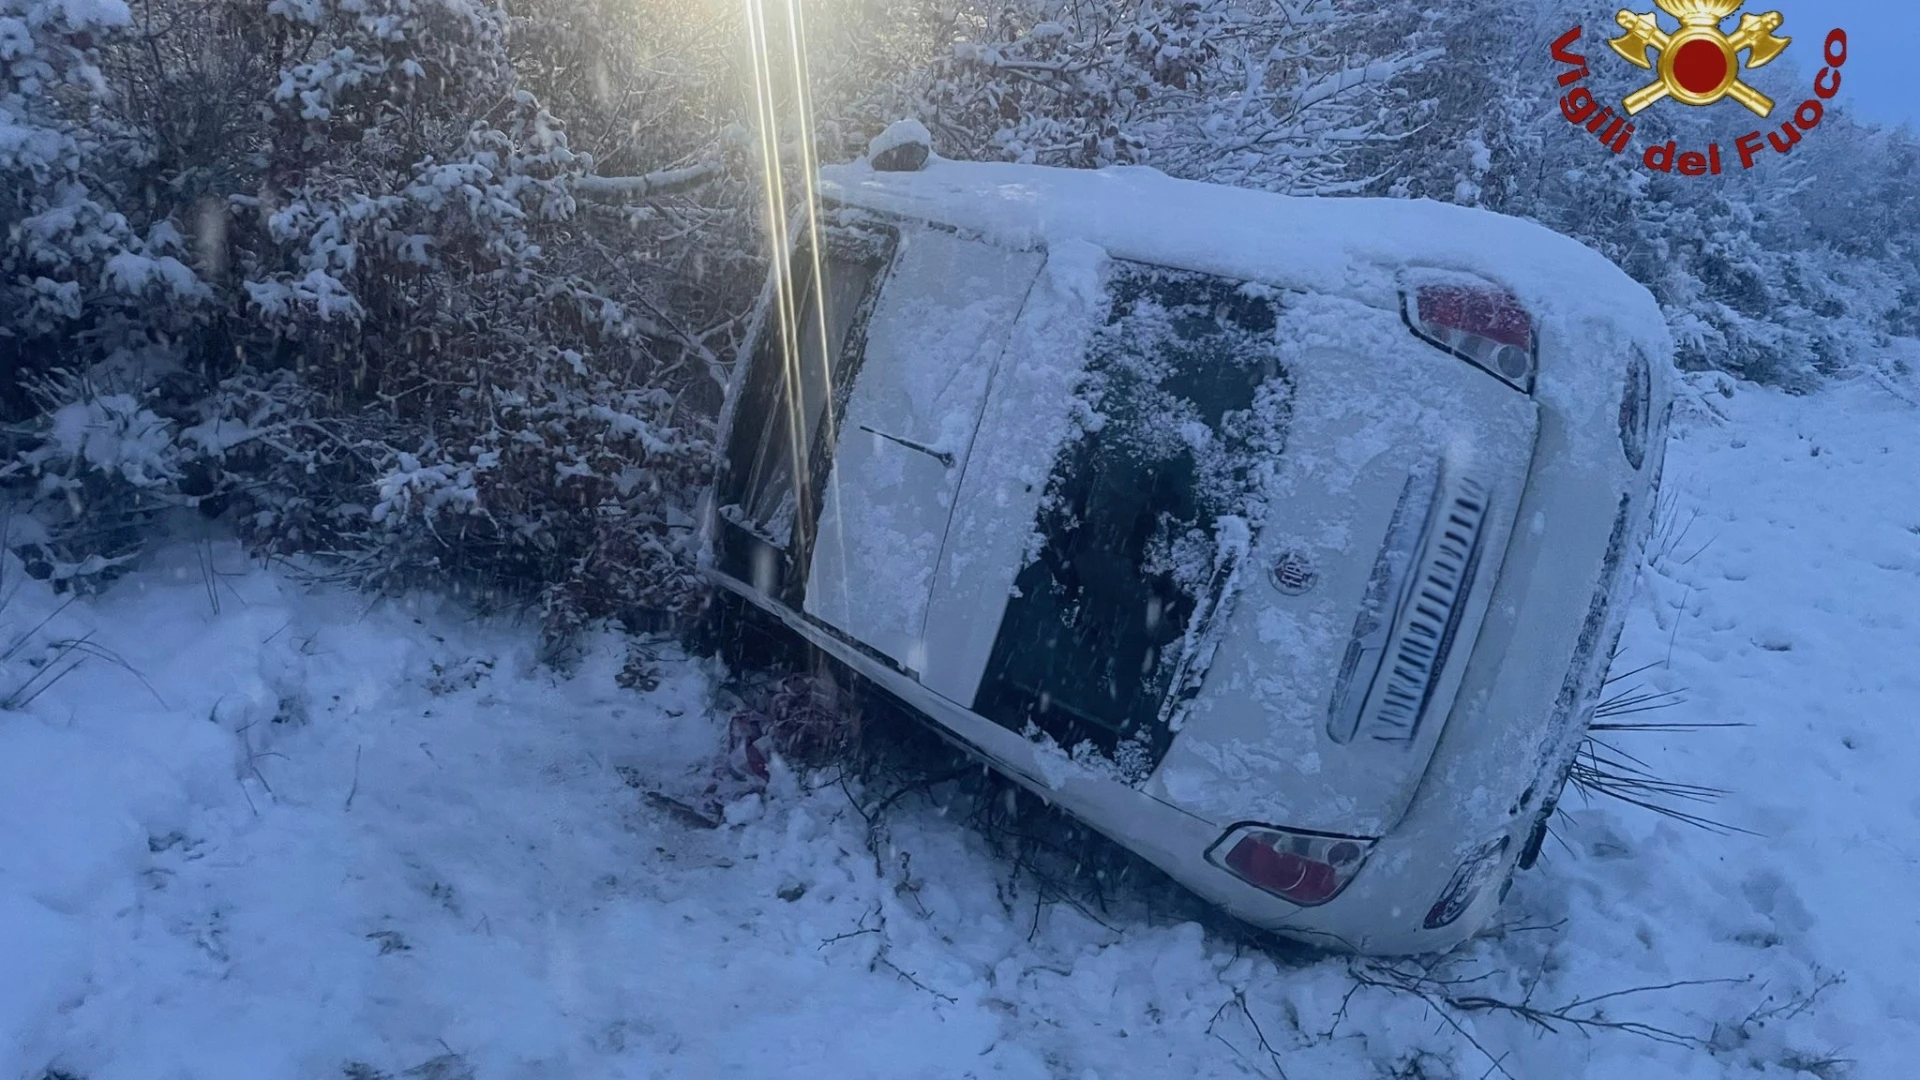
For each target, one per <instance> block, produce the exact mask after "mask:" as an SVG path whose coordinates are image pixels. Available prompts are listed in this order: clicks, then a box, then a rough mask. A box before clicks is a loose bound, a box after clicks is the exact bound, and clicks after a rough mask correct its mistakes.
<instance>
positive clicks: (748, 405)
mask: <svg viewBox="0 0 1920 1080" xmlns="http://www.w3.org/2000/svg"><path fill="white" fill-rule="evenodd" d="M823 232H824V235H825V237H826V243H825V244H824V245H822V248H821V257H820V259H819V261H818V262H817V263H816V262H815V259H814V249H813V246H812V245H811V244H810V243H807V242H803V243H802V244H800V245H799V246H798V247H797V249H796V251H795V253H794V256H793V264H792V274H791V278H790V280H791V281H792V282H793V292H794V301H793V302H794V306H795V307H796V308H797V309H798V311H797V320H796V321H797V325H794V326H789V325H787V320H786V319H785V318H783V313H782V312H781V310H780V306H779V301H778V298H777V297H776V299H775V306H774V309H773V310H772V311H770V312H768V314H767V324H766V329H765V330H764V332H763V333H762V334H761V335H760V338H759V342H758V345H757V348H756V349H755V354H754V357H753V365H754V366H753V370H752V371H751V372H750V374H749V377H748V380H747V384H746V386H745V387H744V389H743V397H742V400H741V403H740V406H739V411H738V416H737V418H736V419H735V421H734V429H733V435H732V440H731V445H730V447H729V450H730V452H729V454H728V460H729V461H730V462H732V463H733V468H732V471H731V472H730V474H729V477H728V479H729V483H728V485H727V498H726V500H725V502H724V504H723V507H722V510H721V513H722V515H723V516H724V517H725V518H726V519H727V520H729V521H732V522H733V523H734V524H736V525H739V526H741V527H743V528H746V529H748V530H749V531H751V532H752V533H753V534H754V535H755V536H757V537H758V538H759V539H760V540H762V541H764V542H766V543H770V544H772V545H774V546H776V547H778V548H781V549H786V548H788V547H789V546H790V545H791V544H792V541H793V535H794V526H795V523H796V521H797V520H798V518H799V515H800V513H801V512H802V505H803V502H804V500H806V499H807V498H808V497H809V484H808V476H809V473H810V470H811V467H812V464H813V463H814V462H815V461H816V460H818V459H820V458H821V457H822V447H821V440H822V439H824V438H829V437H830V435H829V430H830V429H831V427H832V426H833V425H832V423H831V421H832V420H833V419H834V416H835V411H836V410H835V408H831V407H830V406H834V405H836V403H838V404H839V405H841V406H843V405H844V402H845V389H846V387H845V385H844V384H845V383H846V382H847V381H848V378H849V376H850V373H851V370H852V366H853V365H855V364H857V357H858V353H859V351H860V350H859V348H858V345H859V342H858V337H859V333H858V331H859V329H860V327H861V326H862V325H863V323H864V316H865V314H866V312H867V311H868V310H870V309H871V307H872V299H873V294H874V293H875V292H876V289H875V285H876V284H877V283H878V281H879V278H880V276H881V274H882V272H883V271H884V270H885V268H886V266H887V264H888V262H889V260H890V259H891V256H892V252H893V247H894V238H893V235H892V233H891V231H890V230H883V229H878V228H860V227H845V226H831V227H828V228H827V229H825V230H823ZM816 270H817V272H818V274H819V277H820V286H819V288H817V289H816V288H815V286H814V279H815V274H816ZM823 297H824V299H825V301H826V311H825V318H824V320H823V319H822V313H821V311H820V304H819V300H820V299H821V298H823Z"/></svg>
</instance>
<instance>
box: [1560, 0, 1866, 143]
mask: <svg viewBox="0 0 1920 1080" xmlns="http://www.w3.org/2000/svg"><path fill="white" fill-rule="evenodd" d="M1654 2H1655V3H1657V4H1658V5H1659V7H1660V10H1661V11H1664V12H1666V13H1667V14H1668V15H1671V16H1673V18H1675V19H1677V20H1679V23H1680V26H1679V29H1677V30H1671V31H1669V30H1666V29H1663V28H1662V27H1661V25H1660V21H1659V17H1658V16H1657V15H1656V14H1654V13H1653V12H1645V13H1641V12H1635V11H1628V10H1625V9H1622V10H1621V11H1620V12H1619V13H1618V14H1617V15H1615V16H1614V21H1615V22H1616V23H1618V24H1620V29H1621V30H1623V31H1625V33H1623V34H1621V36H1619V37H1617V38H1614V39H1613V40H1611V41H1609V42H1608V43H1607V44H1609V45H1611V46H1612V47H1613V51H1614V52H1616V53H1618V54H1619V55H1620V57H1621V58H1622V59H1624V60H1626V61H1627V62H1628V63H1630V64H1633V65H1634V66H1636V67H1641V68H1646V69H1647V70H1649V71H1651V72H1652V73H1653V76H1654V78H1653V81H1652V82H1650V83H1648V84H1647V85H1645V86H1643V87H1641V88H1640V89H1638V90H1635V91H1633V92H1632V93H1630V94H1628V95H1627V96H1626V98H1625V99H1624V100H1622V101H1621V102H1620V111H1618V112H1615V111H1614V109H1613V107H1612V106H1610V105H1602V103H1601V102H1600V101H1599V100H1597V99H1595V98H1594V96H1593V92H1592V91H1590V90H1588V89H1587V88H1586V87H1585V86H1582V85H1580V84H1581V83H1582V82H1584V81H1585V80H1586V78H1587V75H1588V74H1589V69H1588V67H1587V58H1586V57H1584V56H1582V55H1580V54H1579V53H1577V52H1574V51H1573V47H1574V46H1575V45H1576V44H1578V43H1579V41H1580V32H1581V29H1582V28H1581V27H1578V26H1576V27H1574V28H1573V29H1571V30H1569V31H1567V32H1566V33H1564V34H1562V35H1560V37H1559V38H1558V39H1557V40H1556V41H1554V43H1553V58H1554V60H1556V61H1558V62H1559V63H1561V64H1565V65H1567V67H1568V69H1569V70H1567V71H1563V72H1561V73H1560V79H1559V82H1560V85H1561V86H1564V87H1571V89H1569V90H1568V91H1567V92H1566V93H1565V94H1564V95H1563V96H1562V97H1561V98H1560V112H1561V114H1562V115H1564V116H1565V117H1566V118H1567V120H1568V122H1569V123H1572V124H1573V125H1574V126H1576V127H1581V128H1585V129H1586V130H1587V131H1588V132H1590V133H1591V134H1592V135H1593V136H1594V137H1595V138H1596V139H1598V140H1599V142H1600V145H1601V146H1604V147H1606V148H1607V149H1608V150H1610V151H1612V152H1613V153H1616V154H1621V153H1625V152H1626V150H1627V148H1628V147H1629V146H1631V145H1632V143H1633V132H1634V125H1633V122H1632V120H1631V118H1632V117H1634V116H1638V115H1639V114H1640V113H1641V112H1643V111H1645V110H1646V109H1649V108H1652V107H1653V106H1654V105H1655V104H1657V103H1661V102H1666V101H1671V102H1676V103H1678V104H1681V105H1686V106H1691V107H1694V108H1703V107H1705V106H1709V105H1714V104H1717V103H1719V102H1720V101H1722V100H1723V99H1727V98H1731V99H1733V100H1734V101H1736V102H1738V103H1740V104H1741V105H1744V106H1746V107H1747V108H1748V109H1749V110H1751V111H1752V112H1753V113H1754V114H1755V115H1757V116H1759V117H1760V118H1761V120H1762V121H1763V122H1762V124H1761V126H1760V127H1759V128H1758V129H1756V130H1754V131H1749V132H1747V133H1746V134H1744V135H1740V136H1738V137H1737V138H1735V139H1734V140H1733V148H1734V155H1736V156H1738V157H1739V159H1740V167H1741V168H1742V169H1751V168H1753V166H1754V163H1755V162H1756V161H1758V160H1760V156H1761V155H1762V154H1763V153H1765V152H1766V151H1768V149H1769V148H1771V150H1772V152H1773V153H1776V154H1787V153H1790V152H1792V150H1793V148H1794V146H1796V145H1797V144H1798V143H1799V142H1800V140H1801V138H1802V137H1804V136H1805V135H1806V134H1807V133H1808V132H1811V131H1812V130H1813V129H1814V128H1816V127H1818V126H1819V124H1820V119H1821V117H1822V116H1823V115H1824V114H1825V112H1826V107H1825V106H1824V105H1822V104H1821V103H1822V102H1824V101H1831V100H1832V99H1833V96H1834V95H1835V94H1837V93H1839V92H1840V68H1841V65H1843V64H1845V63H1846V62H1847V34H1846V31H1844V30H1840V29H1835V30H1833V31H1832V32H1830V33H1828V34H1827V39H1826V44H1825V46H1824V49H1823V53H1822V58H1823V59H1824V60H1825V61H1826V64H1825V66H1823V67H1822V68H1821V69H1820V73H1819V74H1818V75H1816V76H1815V77H1814V80H1813V92H1812V95H1811V96H1809V97H1808V98H1807V99H1806V100H1805V101H1803V102H1801V103H1800V104H1799V106H1798V107H1797V108H1795V109H1794V110H1793V112H1792V113H1791V114H1790V115H1786V114H1782V115H1781V116H1776V115H1775V114H1776V113H1777V112H1779V111H1780V110H1779V109H1777V108H1776V106H1775V104H1774V101H1773V99H1772V98H1770V97H1768V96H1767V95H1765V94H1763V93H1761V92H1760V91H1758V90H1756V89H1754V88H1753V87H1752V86H1750V85H1748V84H1747V83H1746V82H1745V81H1743V80H1742V79H1741V72H1742V71H1744V70H1747V69H1751V68H1757V67H1760V66H1762V65H1764V64H1767V63H1770V62H1771V61H1772V60H1773V59H1774V58H1775V57H1777V56H1779V55H1780V54H1781V53H1783V52H1785V51H1786V49H1787V46H1788V45H1791V44H1792V43H1793V39H1792V38H1791V37H1782V36H1781V35H1780V34H1779V33H1778V32H1777V31H1779V30H1780V29H1781V27H1782V26H1783V25H1784V24H1785V22H1786V19H1785V18H1784V17H1782V16H1781V14H1780V13H1779V12H1777V11H1769V12H1767V13H1765V14H1763V15H1755V14H1753V13H1751V12H1748V13H1746V14H1743V15H1741V16H1740V25H1739V26H1738V27H1735V28H1734V30H1733V32H1732V33H1727V32H1726V31H1724V30H1722V29H1721V24H1722V23H1724V22H1725V21H1726V20H1727V19H1728V18H1730V17H1731V16H1732V15H1733V13H1734V12H1736V11H1738V10H1740V8H1741V7H1742V6H1743V4H1744V2H1745V0H1654ZM1743 54H1744V56H1745V62H1744V63H1743V62H1742V59H1741V57H1742V55H1743ZM1776 121H1778V123H1779V126H1778V127H1777V128H1776V127H1775V126H1774V124H1775V122H1776ZM1640 160H1641V163H1642V164H1643V165H1645V166H1646V167H1647V168H1649V169H1652V170H1654V171H1656V172H1664V173H1671V172H1678V173H1680V175H1682V176H1718V175H1720V174H1721V173H1722V172H1723V171H1725V169H1726V167H1727V161H1728V158H1727V157H1723V155H1722V153H1721V150H1720V144H1719V143H1718V142H1711V143H1708V144H1707V145H1706V146H1705V147H1704V148H1701V149H1692V148H1687V149H1682V148H1681V147H1680V146H1679V145H1678V143H1677V142H1676V141H1675V140H1668V141H1667V142H1664V143H1656V144H1653V145H1650V146H1648V147H1647V148H1646V150H1645V151H1644V152H1643V153H1642V154H1641V156H1640Z"/></svg>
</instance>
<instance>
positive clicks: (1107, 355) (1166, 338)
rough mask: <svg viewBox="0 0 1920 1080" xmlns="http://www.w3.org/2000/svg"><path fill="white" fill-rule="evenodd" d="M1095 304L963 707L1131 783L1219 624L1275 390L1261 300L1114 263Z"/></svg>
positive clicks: (1272, 311) (1269, 429)
mask: <svg viewBox="0 0 1920 1080" xmlns="http://www.w3.org/2000/svg"><path fill="white" fill-rule="evenodd" d="M1108 290H1109V301H1110V308H1109V312H1108V317H1107V320H1106V323H1105V325H1104V326H1102V327H1101V328H1100V329H1099V330H1098V331H1097V332H1096V333H1095V334H1094V337H1093V341H1092V343H1091V346H1090V349H1089V355H1088V365H1087V368H1088V377H1087V381H1086V384H1085V386H1084V387H1083V389H1082V392H1081V395H1080V397H1081V399H1082V402H1083V404H1084V405H1085V406H1086V409H1087V415H1086V417H1085V418H1083V420H1082V421H1081V424H1080V434H1079V437H1078V438H1077V439H1073V440H1070V441H1069V443H1068V445H1067V447H1066V448H1065V449H1064V450H1063V452H1062V453H1061V456H1060V458H1059V461H1058V462H1057V464H1056V466H1055V469H1054V471H1053V474H1052V476H1051V479H1050V480H1049V484H1048V489H1047V492H1046V496H1045V499H1044V501H1043V502H1042V505H1041V510H1040V514H1039V520H1038V521H1037V523H1036V524H1037V529H1036V536H1035V544H1034V549H1033V555H1034V557H1033V559H1032V561H1031V562H1030V563H1028V565H1026V566H1025V567H1024V568H1023V570H1022V571H1021V572H1020V575H1019V577H1018V579H1017V581H1016V586H1015V587H1016V590H1017V594H1018V595H1017V598H1016V599H1015V600H1014V601H1013V602H1012V603H1011V604H1009V606H1008V609H1007V616H1006V622H1005V624H1004V625H1003V628H1002V631H1001V634H1000V635H999V637H998V639H997V641H996V645H995V650H994V655H993V657H992V658H991V659H990V660H989V663H988V668H987V674H986V679H985V682H984V683H983V686H982V689H981V692H980V696H979V699H978V700H977V701H976V705H975V707H976V709H977V710H978V711H980V712H981V713H982V714H983V715H986V716H988V717H991V718H993V719H995V720H997V721H998V722H1000V723H1002V724H1004V725H1007V726H1009V727H1013V728H1015V729H1025V728H1026V727H1027V726H1028V725H1030V724H1031V725H1033V726H1035V727H1037V728H1039V729H1040V730H1041V731H1043V732H1046V733H1047V734H1049V735H1051V736H1052V737H1053V738H1055V739H1056V740H1058V741H1059V742H1061V743H1062V744H1063V745H1066V746H1069V747H1077V746H1079V745H1080V744H1081V743H1083V742H1091V743H1093V744H1094V745H1095V746H1096V747H1099V748H1101V749H1103V750H1106V751H1109V752H1112V753H1114V755H1115V758H1116V760H1117V761H1118V762H1120V763H1121V764H1122V766H1123V768H1124V769H1125V770H1126V771H1128V772H1134V773H1138V774H1139V775H1144V773H1145V771H1150V770H1151V768H1152V766H1153V764H1154V763H1156V762H1157V761H1158V759H1159V757H1160V756H1161V755H1162V754H1163V753H1164V751H1165V748H1166V745H1167V742H1168V741H1169V738H1170V724H1169V719H1170V716H1171V714H1172V712H1173V711H1174V709H1175V707H1176V706H1177V705H1178V703H1179V701H1180V700H1181V698H1182V697H1183V696H1184V694H1183V693H1181V692H1179V689H1180V688H1183V687H1187V686H1189V685H1190V684H1192V683H1193V681H1194V680H1195V679H1196V678H1197V675H1198V673H1199V672H1198V670H1197V668H1198V667H1204V656H1203V654H1204V652H1205V650H1206V647H1207V645H1208V642H1207V641H1206V640H1205V639H1206V634H1205V630H1206V629H1207V627H1208V626H1210V625H1213V624H1215V623H1217V621H1218V619H1219V618H1220V616H1222V615H1223V614H1224V610H1225V607H1226V602H1227V600H1228V596H1227V593H1228V592H1230V590H1231V582H1232V580H1233V578H1234V574H1233V572H1232V571H1233V569H1234V566H1235V564H1236V561H1237V557H1238V554H1239V553H1244V551H1245V549H1246V545H1247V544H1248V543H1249V542H1250V539H1251V536H1250V531H1249V523H1251V522H1254V521H1257V520H1258V518H1259V516H1260V515H1259V508H1258V507H1257V506H1256V505H1255V500H1256V496H1257V489H1258V486H1259V485H1258V478H1259V475H1260V463H1261V462H1262V461H1264V460H1271V459H1272V457H1273V456H1274V455H1277V454H1278V453H1279V452H1280V450H1281V449H1282V447H1283V445H1284V442H1285V436H1286V420H1287V416H1288V405H1289V401H1290V399H1291V383H1290V382H1289V380H1288V378H1287V376H1286V373H1285V371H1284V369H1283V368H1282V367H1281V366H1280V364H1279V361H1278V357H1277V348H1276V345H1275V342H1274V326H1275V322H1276V318H1277V311H1278V305H1277V302H1276V300H1275V299H1274V298H1273V297H1272V296H1271V295H1270V294H1269V293H1268V292H1267V291H1266V290H1262V289H1256V288H1250V287H1247V286H1244V285H1242V284H1241V283H1239V282H1234V281H1229V280H1226V279H1223V278H1218V277H1213V276H1210V275H1206V274H1198V273H1191V272H1185V271H1174V270H1167V269H1164V268H1160V267H1153V266H1147V265H1143V264H1138V263H1126V262H1116V263H1115V264H1113V272H1112V274H1111V277H1110V280H1109V284H1108Z"/></svg>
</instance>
